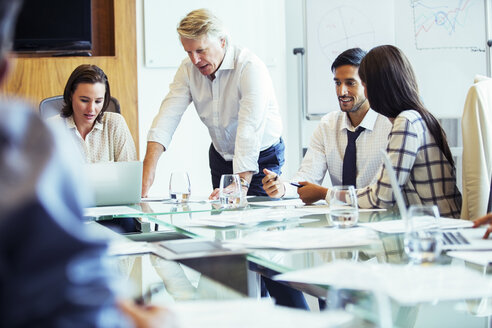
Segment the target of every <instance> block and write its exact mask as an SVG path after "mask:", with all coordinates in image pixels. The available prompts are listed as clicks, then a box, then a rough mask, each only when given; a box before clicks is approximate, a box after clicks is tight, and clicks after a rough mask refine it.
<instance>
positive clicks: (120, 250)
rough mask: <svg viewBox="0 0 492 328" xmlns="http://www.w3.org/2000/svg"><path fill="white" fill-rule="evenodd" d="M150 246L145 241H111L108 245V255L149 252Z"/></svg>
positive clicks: (150, 250)
mask: <svg viewBox="0 0 492 328" xmlns="http://www.w3.org/2000/svg"><path fill="white" fill-rule="evenodd" d="M151 252H152V248H150V247H149V244H148V243H147V242H136V241H126V242H121V241H117V242H111V243H109V246H108V255H130V254H146V253H151Z"/></svg>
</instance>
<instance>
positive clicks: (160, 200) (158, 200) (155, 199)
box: [141, 197, 171, 203]
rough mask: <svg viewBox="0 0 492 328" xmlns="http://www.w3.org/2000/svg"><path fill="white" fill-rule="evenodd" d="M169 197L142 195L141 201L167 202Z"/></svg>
mask: <svg viewBox="0 0 492 328" xmlns="http://www.w3.org/2000/svg"><path fill="white" fill-rule="evenodd" d="M170 200H171V198H169V197H142V199H141V202H142V203H150V202H167V201H170Z"/></svg>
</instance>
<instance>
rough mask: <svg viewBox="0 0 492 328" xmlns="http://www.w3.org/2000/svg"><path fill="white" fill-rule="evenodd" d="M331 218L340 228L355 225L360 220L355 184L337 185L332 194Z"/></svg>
mask: <svg viewBox="0 0 492 328" xmlns="http://www.w3.org/2000/svg"><path fill="white" fill-rule="evenodd" d="M330 220H331V223H332V224H333V225H334V226H336V227H340V228H348V227H353V226H354V225H356V224H357V222H358V221H359V209H358V207H357V195H356V193H355V188H354V186H335V187H333V188H332V189H331V195H330Z"/></svg>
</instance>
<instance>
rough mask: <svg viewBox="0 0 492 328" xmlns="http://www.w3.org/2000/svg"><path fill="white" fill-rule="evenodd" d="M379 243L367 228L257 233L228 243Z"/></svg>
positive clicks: (275, 245) (254, 245)
mask: <svg viewBox="0 0 492 328" xmlns="http://www.w3.org/2000/svg"><path fill="white" fill-rule="evenodd" d="M380 242H381V240H380V239H379V237H378V235H377V234H376V233H375V232H374V231H372V230H370V229H367V228H350V229H329V228H293V229H288V230H280V231H259V232H257V233H253V234H251V235H248V236H246V237H244V238H239V239H236V240H234V241H231V242H230V243H231V244H235V245H242V246H244V247H247V248H277V249H315V248H334V247H353V246H363V245H370V244H374V243H380Z"/></svg>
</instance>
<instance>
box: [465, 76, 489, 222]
mask: <svg viewBox="0 0 492 328" xmlns="http://www.w3.org/2000/svg"><path fill="white" fill-rule="evenodd" d="M461 130H462V134H463V157H462V159H463V175H462V182H463V188H462V191H463V204H462V209H461V218H463V219H467V220H474V219H477V218H479V217H481V216H483V215H485V214H486V213H487V211H488V208H489V206H488V205H489V198H490V190H491V189H490V187H491V185H490V183H491V179H492V79H490V78H487V77H476V78H475V84H473V86H471V87H470V89H469V91H468V95H467V96H466V101H465V106H464V109H463V117H462V120H461Z"/></svg>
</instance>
